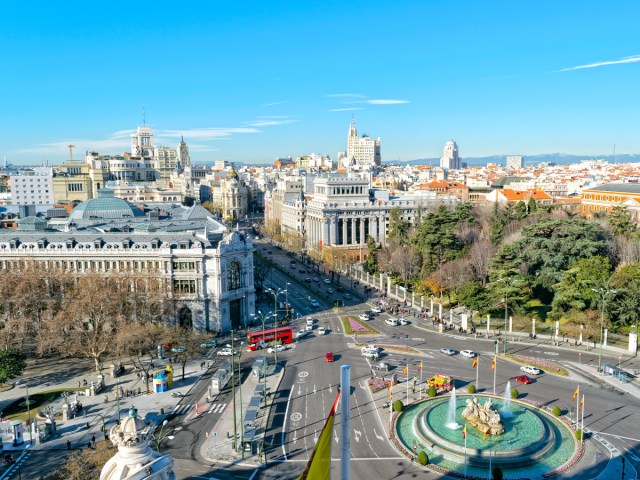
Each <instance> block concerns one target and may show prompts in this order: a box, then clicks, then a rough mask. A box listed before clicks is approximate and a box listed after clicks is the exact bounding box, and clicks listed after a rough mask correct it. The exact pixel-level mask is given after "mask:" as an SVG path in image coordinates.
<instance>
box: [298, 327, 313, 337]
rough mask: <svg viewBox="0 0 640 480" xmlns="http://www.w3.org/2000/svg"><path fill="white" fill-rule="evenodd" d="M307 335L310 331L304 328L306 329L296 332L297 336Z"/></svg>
mask: <svg viewBox="0 0 640 480" xmlns="http://www.w3.org/2000/svg"><path fill="white" fill-rule="evenodd" d="M312 328H313V327H312ZM307 335H309V332H308V331H307V330H304V329H302V330H298V332H297V333H296V338H304V337H306V336H307Z"/></svg>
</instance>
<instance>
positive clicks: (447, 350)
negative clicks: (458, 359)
mask: <svg viewBox="0 0 640 480" xmlns="http://www.w3.org/2000/svg"><path fill="white" fill-rule="evenodd" d="M440 353H444V354H445V355H455V354H456V351H455V350H454V349H452V348H441V349H440Z"/></svg>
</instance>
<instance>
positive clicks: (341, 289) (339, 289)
mask: <svg viewBox="0 0 640 480" xmlns="http://www.w3.org/2000/svg"><path fill="white" fill-rule="evenodd" d="M336 290H338V291H339V292H344V287H338V288H336Z"/></svg>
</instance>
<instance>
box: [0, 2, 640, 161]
mask: <svg viewBox="0 0 640 480" xmlns="http://www.w3.org/2000/svg"><path fill="white" fill-rule="evenodd" d="M56 3H60V2H41V1H32V2H21V3H20V5H17V2H15V3H11V4H10V6H4V7H3V11H2V14H1V15H0V45H1V46H2V50H1V54H0V92H1V94H0V155H6V156H7V157H8V159H9V161H10V162H11V163H16V164H18V163H30V164H33V163H40V162H43V161H45V160H48V161H49V162H50V163H54V164H56V163H59V162H60V161H62V160H64V159H66V158H67V156H68V149H67V148H66V145H68V144H69V143H73V144H75V145H76V146H77V148H78V150H82V151H83V150H85V149H92V150H97V151H100V152H102V153H118V152H122V151H125V150H128V144H129V138H128V134H129V133H130V131H131V130H134V129H135V128H136V127H137V126H138V125H140V124H141V123H142V107H143V105H144V108H145V111H146V119H147V124H148V125H150V126H151V127H152V128H153V129H154V131H155V133H156V136H157V137H158V141H157V142H156V143H162V144H170V145H173V144H175V143H176V142H177V141H178V140H179V136H180V135H184V137H185V141H186V142H187V143H189V144H190V146H191V150H192V158H194V159H195V160H196V161H212V160H215V159H228V160H231V161H243V162H250V163H263V162H270V161H272V160H273V158H274V157H276V156H287V155H292V156H296V155H301V154H305V153H310V152H315V153H322V154H329V155H331V156H332V157H333V158H335V156H336V153H337V152H338V151H340V150H344V149H345V147H346V145H345V143H346V134H347V129H348V125H349V122H350V121H351V115H352V114H354V115H355V117H356V122H357V124H358V131H359V133H366V134H369V135H370V136H372V137H378V136H379V137H381V139H382V156H383V160H390V159H400V160H411V159H415V158H424V157H437V156H439V155H440V154H441V151H442V147H443V146H444V143H445V142H446V141H447V140H448V139H450V138H453V139H455V140H456V141H457V143H458V145H459V148H460V152H461V155H462V156H463V157H464V156H481V155H491V154H525V155H526V154H529V155H532V154H537V153H551V152H563V153H572V154H582V155H597V154H609V153H611V152H612V150H613V145H614V144H615V145H616V149H617V152H620V153H637V152H640V134H639V121H638V112H639V111H640V95H639V93H638V92H639V91H640V88H639V86H640V35H639V34H638V29H637V19H638V18H639V17H640V3H639V2H637V1H634V0H628V1H608V2H604V1H589V0H582V1H573V0H563V1H558V0H553V1H544V0H538V1H536V2H514V1H510V2H502V1H491V2H478V1H472V0H469V1H453V0H447V1H445V0H420V1H400V2H390V1H388V0H386V1H367V2H362V1H357V0H352V1H340V2H338V1H332V0H325V1H322V2H301V1H299V0H298V1H276V0H273V1H263V2H253V1H244V2H220V1H203V2H182V3H180V2H178V3H176V2H171V3H169V2H162V1H155V2H146V3H139V2H117V1H111V2H64V5H65V6H64V7H58V6H57V5H56ZM577 67H585V68H577Z"/></svg>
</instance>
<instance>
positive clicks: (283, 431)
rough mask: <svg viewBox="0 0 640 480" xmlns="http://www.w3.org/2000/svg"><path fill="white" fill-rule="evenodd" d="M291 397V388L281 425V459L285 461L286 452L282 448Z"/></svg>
mask: <svg viewBox="0 0 640 480" xmlns="http://www.w3.org/2000/svg"><path fill="white" fill-rule="evenodd" d="M292 395H293V388H292V389H291V390H290V391H289V399H288V400H287V408H286V410H285V411H284V423H283V424H282V457H283V458H284V459H285V460H286V459H287V451H286V449H285V448H284V436H285V432H286V427H287V417H288V416H289V404H290V403H291V396H292Z"/></svg>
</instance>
